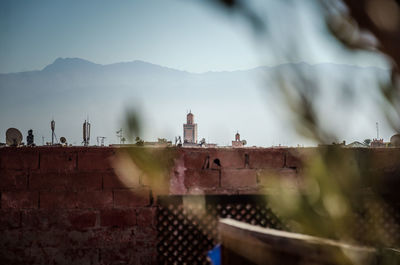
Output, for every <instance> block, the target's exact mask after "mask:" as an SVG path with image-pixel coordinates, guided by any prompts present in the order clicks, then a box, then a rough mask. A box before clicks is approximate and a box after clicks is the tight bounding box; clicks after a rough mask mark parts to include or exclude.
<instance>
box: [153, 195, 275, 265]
mask: <svg viewBox="0 0 400 265" xmlns="http://www.w3.org/2000/svg"><path fill="white" fill-rule="evenodd" d="M158 205H159V208H158V213H157V230H158V240H159V241H158V245H157V252H158V263H159V264H209V262H208V261H207V256H206V254H207V251H208V250H210V249H212V248H213V247H214V246H215V245H216V244H217V242H218V235H217V224H218V218H233V219H236V220H239V221H243V222H247V223H250V224H253V225H259V226H262V227H270V228H275V229H283V224H282V222H281V221H280V220H279V219H278V217H277V216H276V215H275V214H274V213H273V212H272V211H271V209H270V208H268V205H267V202H266V201H265V197H264V196H258V195H206V196H203V195H187V196H160V197H158Z"/></svg>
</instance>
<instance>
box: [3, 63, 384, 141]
mask: <svg viewBox="0 0 400 265" xmlns="http://www.w3.org/2000/svg"><path fill="white" fill-rule="evenodd" d="M293 70H294V71H302V72H303V73H305V74H306V76H307V77H308V78H311V79H314V80H316V81H318V82H320V83H319V85H321V86H325V85H328V86H332V84H337V85H341V84H342V83H343V82H346V80H352V81H353V80H354V82H357V83H360V84H356V86H358V87H361V88H362V86H365V85H364V84H361V83H366V84H370V83H373V82H371V81H368V80H370V79H371V78H372V79H373V78H375V75H377V73H378V74H380V73H386V71H384V70H382V69H378V68H373V67H369V68H368V67H366V68H363V67H357V66H351V65H337V64H317V65H310V64H307V63H295V64H282V65H278V66H260V67H256V68H253V69H248V70H237V71H220V72H205V73H191V72H187V71H181V70H177V69H173V68H169V67H164V66H160V65H157V64H152V63H148V62H144V61H132V62H121V63H113V64H106V65H102V64H97V63H93V62H90V61H88V60H84V59H80V58H57V59H56V60H55V61H54V62H53V63H51V64H49V65H47V66H46V67H44V68H43V69H42V70H36V71H27V72H19V73H9V74H0V106H1V111H0V125H2V126H4V127H11V125H13V126H15V127H17V128H20V127H19V125H18V124H24V126H27V127H26V128H24V129H23V130H26V129H27V128H28V127H29V128H34V129H37V124H39V123H43V124H47V123H48V120H49V119H51V118H52V117H62V118H63V119H73V120H69V122H68V123H65V125H64V126H65V127H64V128H63V130H64V131H65V132H68V133H69V134H70V136H69V137H67V138H72V139H80V137H81V136H80V130H81V128H80V127H81V125H80V124H79V126H78V127H77V128H76V129H71V128H70V127H71V126H72V125H71V124H72V123H74V124H75V122H76V121H75V119H76V117H86V116H87V115H89V116H91V117H92V118H91V120H93V122H94V124H96V127H93V130H94V131H93V132H94V133H95V132H96V128H97V130H98V131H97V132H98V135H102V136H107V137H110V139H112V137H115V136H114V134H115V129H116V128H119V127H120V126H121V125H120V124H119V123H120V122H121V119H122V118H121V117H123V112H124V109H125V108H126V107H135V108H140V109H141V110H143V111H144V112H146V113H148V115H149V118H147V120H148V122H149V125H148V128H149V130H148V133H147V134H148V137H147V138H146V139H148V140H151V139H156V138H157V137H161V138H165V137H167V138H169V139H173V137H174V136H176V135H178V133H179V132H180V129H177V128H176V125H179V124H181V123H182V122H183V121H182V116H184V115H185V114H184V112H185V110H188V109H192V110H193V111H194V112H195V114H196V115H197V114H198V115H201V116H202V117H203V118H205V120H206V121H210V122H212V121H214V122H217V121H218V124H217V125H216V124H210V125H207V124H204V120H203V124H204V127H203V126H202V127H199V128H203V129H204V128H208V127H209V128H216V130H217V132H215V133H209V132H204V134H208V135H210V136H212V135H214V134H218V133H220V129H218V128H219V126H222V127H225V128H231V127H234V128H232V130H233V131H236V130H239V129H240V128H239V125H238V124H241V122H240V121H246V123H247V121H249V122H250V124H251V123H254V124H260V121H264V120H273V119H278V118H277V117H276V115H275V114H273V111H271V110H267V108H265V106H275V107H274V108H279V104H281V103H279V97H278V96H277V94H276V90H275V87H276V83H274V78H275V76H276V74H277V73H278V72H279V73H281V74H282V73H283V74H284V75H286V76H289V75H290V74H291V73H292V71H293ZM274 90H275V92H274ZM260 91H262V93H260ZM328 94H329V93H328ZM329 98H332V95H328V96H327V99H323V100H321V102H324V103H323V104H321V105H322V108H324V107H325V106H327V104H325V101H326V100H328V101H329V100H330V99H329ZM277 106H278V107H277ZM182 113H183V114H182ZM150 117H151V118H150ZM206 117H208V118H206ZM96 119H97V120H96ZM249 119H250V120H249ZM251 119H254V121H253V122H251ZM150 120H152V121H151V122H150ZM156 126H161V127H163V128H164V127H166V128H168V131H169V132H173V133H174V134H175V135H164V133H160V132H159V129H156ZM174 126H175V127H174ZM262 126H264V127H261V128H256V127H251V126H250V127H249V131H248V132H245V135H246V134H247V135H248V136H249V137H245V138H247V140H250V142H249V143H250V144H251V139H255V138H257V137H258V138H259V139H258V140H257V141H258V142H257V141H255V142H254V143H255V144H258V145H260V144H259V142H260V141H262V139H263V138H262V136H260V135H274V134H276V135H278V136H276V137H281V136H279V135H280V134H281V133H280V132H279V133H276V132H273V131H271V130H278V129H279V128H278V127H276V129H274V128H273V127H268V126H267V125H262ZM39 127H40V128H42V127H46V128H47V125H45V126H39ZM251 128H252V129H251ZM210 130H211V129H210ZM260 130H261V131H262V130H264V131H263V134H258V136H255V135H252V134H253V133H254V134H256V132H258V131H260ZM253 131H254V132H253ZM40 133H42V134H43V135H45V132H40ZM201 134H202V132H201V131H199V135H201ZM65 136H68V134H67V133H66V134H65ZM229 137H230V136H229V135H228V136H224V138H223V139H229ZM367 138H368V137H367ZM1 139H2V135H1V132H0V141H1ZM215 139H216V140H215V141H217V142H218V141H220V143H221V140H218V139H219V138H218V137H216V138H215ZM79 142H80V141H79ZM282 143H283V142H282Z"/></svg>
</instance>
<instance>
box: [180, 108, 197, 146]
mask: <svg viewBox="0 0 400 265" xmlns="http://www.w3.org/2000/svg"><path fill="white" fill-rule="evenodd" d="M183 145H184V146H192V145H193V146H197V124H196V123H194V115H193V114H192V112H189V114H188V115H186V123H185V124H183Z"/></svg>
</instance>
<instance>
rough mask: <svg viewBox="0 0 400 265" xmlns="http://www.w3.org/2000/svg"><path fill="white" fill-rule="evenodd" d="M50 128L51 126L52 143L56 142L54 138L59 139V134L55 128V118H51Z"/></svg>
mask: <svg viewBox="0 0 400 265" xmlns="http://www.w3.org/2000/svg"><path fill="white" fill-rule="evenodd" d="M50 128H51V145H53V144H54V140H55V141H57V136H56V133H55V132H54V130H55V129H56V122H55V121H54V119H52V120H51V122H50Z"/></svg>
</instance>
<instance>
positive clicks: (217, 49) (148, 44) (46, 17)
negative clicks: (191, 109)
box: [0, 0, 383, 73]
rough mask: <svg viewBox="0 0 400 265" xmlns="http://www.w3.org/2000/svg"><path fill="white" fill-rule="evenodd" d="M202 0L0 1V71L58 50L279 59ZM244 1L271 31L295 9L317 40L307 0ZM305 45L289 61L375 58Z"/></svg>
mask: <svg viewBox="0 0 400 265" xmlns="http://www.w3.org/2000/svg"><path fill="white" fill-rule="evenodd" d="M206 2H207V1H195V0H192V1H190V0H189V1H186V0H185V1H183V0H158V1H157V0H136V1H122V0H113V1H105V0H103V1H102V0H86V1H60V0H35V1H22V0H1V1H0V34H1V35H0V36H1V41H0V73H9V72H19V71H27V70H40V69H42V68H43V67H45V66H46V65H48V64H50V63H51V62H53V61H54V60H55V59H56V58H58V57H79V58H84V59H87V60H90V61H92V62H95V63H100V64H108V63H115V62H121V61H133V60H138V59H139V60H144V61H148V62H152V63H155V64H160V65H164V66H168V67H172V68H176V69H181V70H186V71H191V72H205V71H221V70H237V69H247V68H252V67H255V66H258V65H274V64H279V63H282V62H285V61H286V60H281V59H279V58H274V59H275V60H270V58H271V53H273V51H270V50H268V49H265V48H266V46H265V45H264V44H265V43H261V44H260V45H255V44H254V43H255V42H254V38H253V34H252V32H251V31H250V30H249V27H248V24H247V23H243V22H244V20H243V19H240V18H238V17H235V16H230V15H229V14H227V13H225V12H221V10H220V9H218V8H215V6H214V5H209V4H205V3H206ZM246 2H250V1H246ZM251 2H252V3H253V4H254V5H257V11H258V12H259V13H260V15H261V16H262V17H266V15H268V16H269V19H270V20H273V21H275V22H278V23H276V24H277V25H278V26H279V27H275V28H276V29H277V30H276V32H277V33H279V34H281V33H282V32H285V31H291V32H293V33H297V32H298V28H299V26H300V25H298V24H297V25H296V24H293V22H292V20H291V19H290V17H291V16H292V17H293V16H299V19H298V21H300V22H302V23H303V24H304V25H303V26H306V27H307V28H308V29H309V31H307V32H303V33H302V34H304V37H308V39H310V40H313V39H314V40H315V41H319V42H321V40H320V39H318V37H319V36H320V35H321V34H320V32H319V31H321V26H319V24H323V23H321V21H318V18H315V15H314V14H313V12H312V11H313V8H310V5H309V4H307V3H309V2H311V1H301V0H299V1H294V2H295V3H296V4H294V5H293V6H292V7H290V8H288V7H287V6H286V5H285V3H284V2H286V1H279V0H265V1H261V0H260V1H251ZM299 2H301V4H297V3H299ZM323 41H325V42H326V39H323ZM326 43H328V42H326ZM307 45H308V46H307V49H310V50H312V51H313V52H314V55H313V56H309V55H307V54H304V56H299V57H297V58H293V60H294V61H306V62H309V63H320V62H335V63H347V64H359V65H379V66H381V65H383V64H382V62H380V61H378V60H376V59H373V60H370V58H368V57H366V56H362V57H360V56H355V55H353V56H352V57H350V58H349V56H347V55H346V54H344V53H342V52H340V51H339V50H338V49H337V47H333V46H332V47H330V49H326V47H324V46H322V47H318V46H316V45H315V43H312V41H309V43H308V44H307ZM260 50H261V51H262V52H260ZM327 50H328V51H327ZM318 51H321V52H318Z"/></svg>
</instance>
